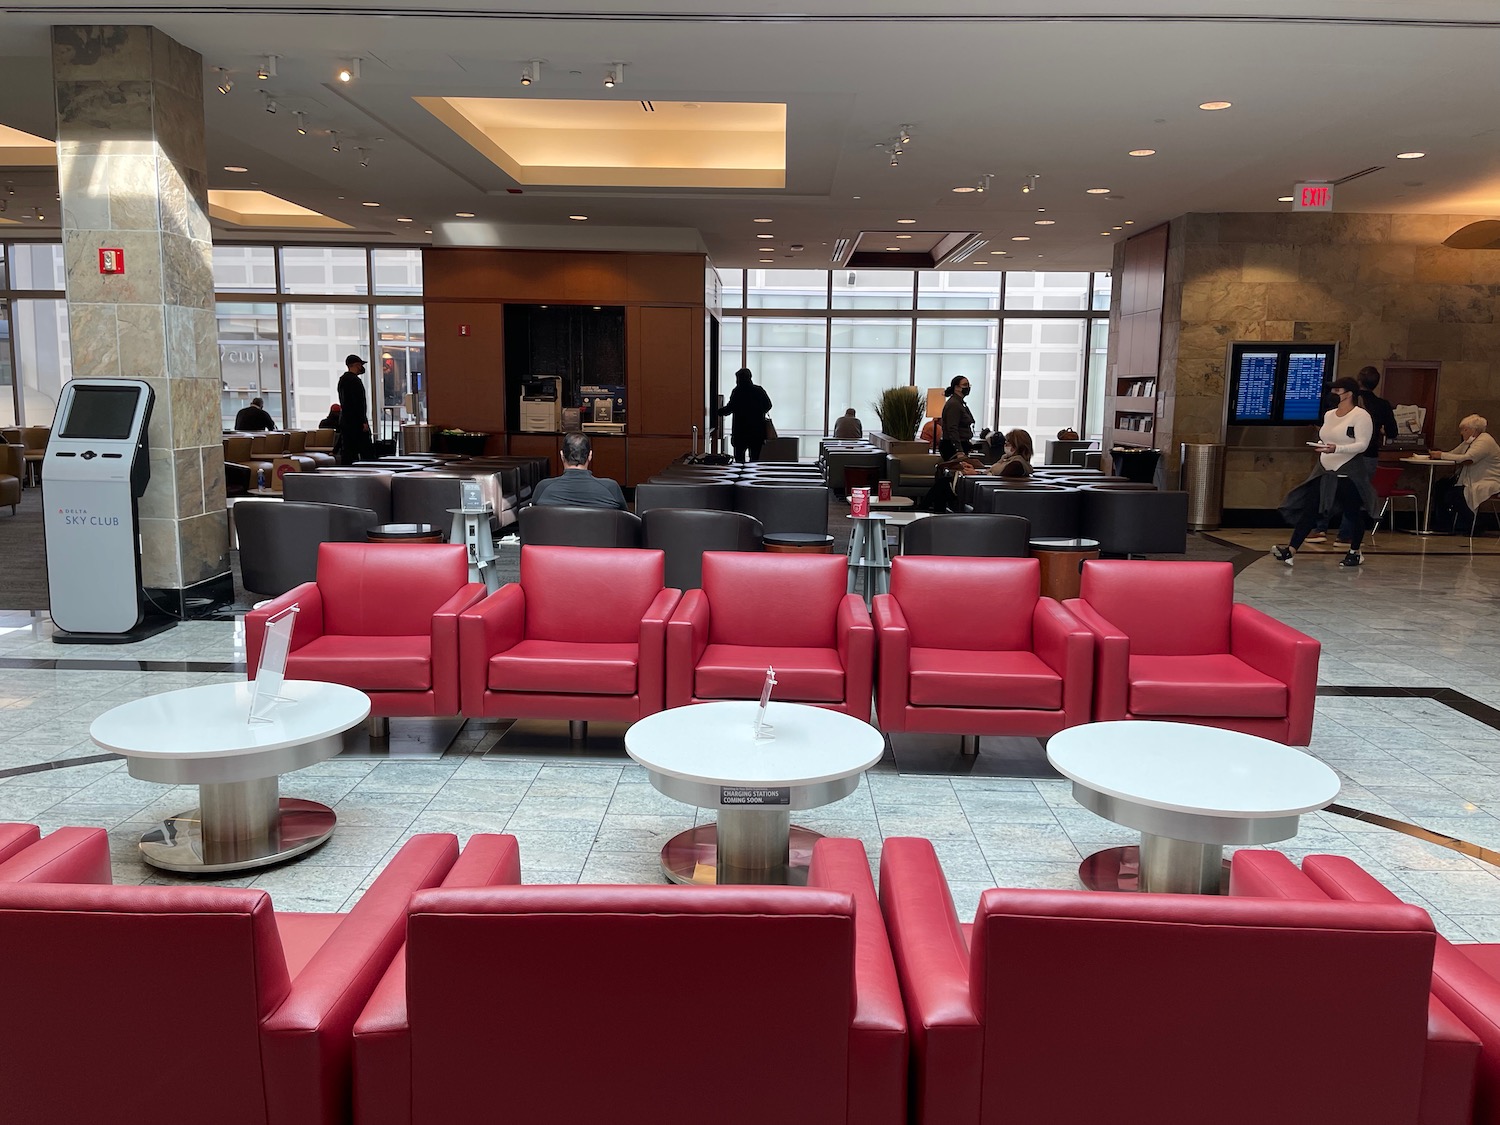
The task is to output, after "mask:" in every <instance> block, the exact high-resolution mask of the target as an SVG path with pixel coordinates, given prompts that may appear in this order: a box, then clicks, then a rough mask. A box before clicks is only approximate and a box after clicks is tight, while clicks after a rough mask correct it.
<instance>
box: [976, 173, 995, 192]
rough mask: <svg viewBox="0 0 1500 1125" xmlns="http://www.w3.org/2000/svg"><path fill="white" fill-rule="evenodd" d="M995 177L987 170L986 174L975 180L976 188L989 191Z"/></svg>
mask: <svg viewBox="0 0 1500 1125" xmlns="http://www.w3.org/2000/svg"><path fill="white" fill-rule="evenodd" d="M994 178H995V177H994V176H992V175H990V174H989V173H988V172H986V173H985V174H984V175H982V176H980V177H979V179H977V180H975V181H974V190H975V191H980V192H983V191H989V190H990V183H991V182H992V181H993V180H994Z"/></svg>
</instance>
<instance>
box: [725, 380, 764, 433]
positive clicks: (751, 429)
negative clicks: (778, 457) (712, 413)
mask: <svg viewBox="0 0 1500 1125" xmlns="http://www.w3.org/2000/svg"><path fill="white" fill-rule="evenodd" d="M719 413H720V414H732V415H734V424H733V425H732V426H731V427H730V430H729V440H730V442H731V443H732V444H734V445H751V444H754V443H756V442H762V441H765V440H766V415H767V414H769V413H771V396H770V395H768V394H766V389H765V388H764V387H761V386H757V385H756V384H754V383H738V384H736V385H735V388H734V390H733V391H732V392H731V393H730V395H729V401H728V402H726V403H725V404H724V405H723V406H721V407H719Z"/></svg>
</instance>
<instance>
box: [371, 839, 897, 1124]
mask: <svg viewBox="0 0 1500 1125" xmlns="http://www.w3.org/2000/svg"><path fill="white" fill-rule="evenodd" d="M471 846H472V845H471ZM810 879H811V885H810V886H809V887H806V888H803V887H755V888H748V887H600V886H558V887H501V886H491V887H475V888H471V889H467V890H452V889H444V890H439V891H426V892H423V893H421V894H418V895H417V896H415V897H414V898H413V900H412V904H411V910H410V921H409V924H408V938H407V947H406V970H405V977H404V980H401V981H399V982H392V981H391V980H390V978H387V981H386V982H384V983H383V984H382V987H381V988H380V989H379V990H378V991H377V993H376V994H375V996H374V997H372V999H371V1001H370V1004H369V1006H368V1007H367V1008H366V1010H365V1013H364V1015H363V1016H362V1017H361V1018H360V1021H359V1024H358V1026H357V1027H356V1030H355V1068H356V1079H355V1083H356V1090H357V1096H356V1105H355V1121H356V1123H357V1125H397V1123H400V1125H409V1123H418V1122H420V1123H426V1125H438V1123H446V1122H467V1121H479V1120H490V1119H494V1120H499V1119H501V1118H503V1119H504V1120H507V1121H517V1122H526V1123H527V1125H600V1123H603V1122H608V1123H609V1125H698V1123H700V1122H703V1121H708V1120H711V1121H713V1122H714V1123H715V1125H769V1123H771V1122H793V1121H795V1122H798V1123H799V1125H831V1123H839V1125H844V1123H847V1125H902V1123H904V1122H905V1120H906V1099H905V1080H906V1028H905V1023H904V1019H903V1016H902V1012H901V1001H900V993H899V992H898V991H897V988H896V980H895V971H894V968H893V966H892V963H891V957H890V948H889V946H888V944H887V943H886V940H885V934H884V929H883V927H882V925H881V921H880V915H879V912H878V910H877V909H876V903H875V895H874V888H873V886H872V885H871V882H870V871H869V864H868V861H867V860H866V858H865V854H864V848H863V846H862V845H860V844H859V843H858V841H849V840H820V841H819V842H818V844H817V845H816V847H815V849H814V853H813V863H812V869H811V875H810ZM600 949H608V950H609V951H610V957H611V959H612V965H611V966H604V967H597V966H596V968H595V969H594V970H587V971H583V972H580V970H579V967H580V965H588V964H595V963H596V962H597V953H598V951H599V950H600ZM706 951H711V952H706ZM456 967H460V968H456ZM396 983H399V985H400V987H396ZM761 984H763V985H765V987H764V989H759V988H758V985H761ZM730 995H732V996H733V1000H732V1002H726V996H730Z"/></svg>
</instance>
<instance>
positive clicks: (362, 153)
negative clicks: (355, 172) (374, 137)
mask: <svg viewBox="0 0 1500 1125" xmlns="http://www.w3.org/2000/svg"><path fill="white" fill-rule="evenodd" d="M354 151H355V152H357V153H358V154H359V166H360V167H361V168H368V167H369V166H370V150H369V149H367V148H357V149H355V150H354Z"/></svg>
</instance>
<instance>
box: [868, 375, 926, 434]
mask: <svg viewBox="0 0 1500 1125" xmlns="http://www.w3.org/2000/svg"><path fill="white" fill-rule="evenodd" d="M871 405H872V406H873V407H874V408H875V416H876V417H877V418H879V419H880V432H881V433H883V434H885V435H886V437H888V438H890V439H891V440H892V441H911V440H912V439H913V438H914V437H916V434H917V427H918V426H919V425H920V424H921V422H922V397H921V395H920V394H919V393H918V391H917V388H916V387H890V388H888V389H886V390H884V391H881V392H880V397H879V398H878V399H876V400H875V402H873V403H871Z"/></svg>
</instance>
